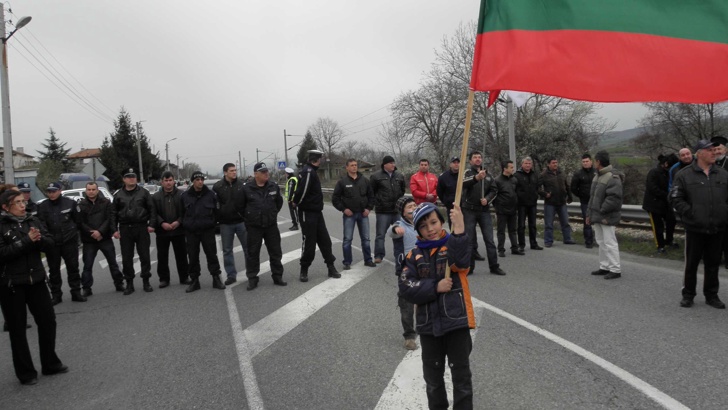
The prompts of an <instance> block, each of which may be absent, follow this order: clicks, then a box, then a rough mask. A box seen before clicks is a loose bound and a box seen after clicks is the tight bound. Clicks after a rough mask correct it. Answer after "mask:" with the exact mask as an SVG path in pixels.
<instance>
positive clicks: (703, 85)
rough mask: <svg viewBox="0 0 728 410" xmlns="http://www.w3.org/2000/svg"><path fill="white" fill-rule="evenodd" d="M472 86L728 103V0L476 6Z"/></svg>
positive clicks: (498, 0)
mask: <svg viewBox="0 0 728 410" xmlns="http://www.w3.org/2000/svg"><path fill="white" fill-rule="evenodd" d="M470 88H471V89H472V90H475V91H491V98H490V100H491V101H495V99H496V98H497V96H498V93H499V91H500V90H517V91H530V92H534V93H539V94H546V95H553V96H558V97H565V98H570V99H574V100H584V101H599V102H644V101H668V102H682V103H713V102H719V101H725V100H728V0H482V1H481V5H480V18H479V21H478V37H477V39H476V41H475V58H474V61H473V75H472V78H471V82H470Z"/></svg>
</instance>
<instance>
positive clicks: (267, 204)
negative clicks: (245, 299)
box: [242, 162, 287, 290]
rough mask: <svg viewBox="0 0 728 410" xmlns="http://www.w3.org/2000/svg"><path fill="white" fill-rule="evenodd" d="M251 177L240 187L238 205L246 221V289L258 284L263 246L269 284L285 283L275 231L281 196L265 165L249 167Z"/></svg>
mask: <svg viewBox="0 0 728 410" xmlns="http://www.w3.org/2000/svg"><path fill="white" fill-rule="evenodd" d="M253 173H254V178H255V179H254V180H253V182H251V183H249V184H245V186H244V187H243V193H244V195H243V198H242V207H243V210H244V211H243V212H245V220H246V221H248V255H249V256H250V263H249V264H248V269H247V270H246V271H245V274H246V275H247V276H248V290H253V289H255V288H256V287H257V286H258V280H259V278H258V273H259V272H260V248H261V246H262V245H263V241H264V240H265V248H266V249H267V250H268V257H269V259H270V270H271V276H272V277H273V283H274V284H276V285H278V286H286V285H287V283H286V282H284V281H283V263H282V262H281V260H282V259H283V251H282V250H281V233H280V231H279V230H278V212H279V211H280V210H281V208H282V207H283V197H281V189H280V188H279V187H278V184H276V183H274V182H271V181H270V175H269V174H268V167H267V166H266V165H265V163H264V162H259V163H257V164H255V166H254V167H253Z"/></svg>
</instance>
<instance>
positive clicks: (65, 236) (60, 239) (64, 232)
mask: <svg viewBox="0 0 728 410" xmlns="http://www.w3.org/2000/svg"><path fill="white" fill-rule="evenodd" d="M78 211H79V209H78V204H77V203H76V201H74V200H73V199H70V198H66V197H65V196H60V197H58V199H56V200H55V201H51V200H50V199H48V200H46V201H43V202H41V204H40V205H38V215H37V217H38V219H40V220H41V221H42V222H43V224H45V226H46V229H48V233H49V234H50V235H51V237H53V241H54V242H55V243H56V245H62V244H64V243H68V242H72V241H73V242H78V223H79V222H80V218H79V213H78Z"/></svg>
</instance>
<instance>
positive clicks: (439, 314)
mask: <svg viewBox="0 0 728 410" xmlns="http://www.w3.org/2000/svg"><path fill="white" fill-rule="evenodd" d="M420 246H421V244H420V243H419V242H418V246H416V247H415V248H414V249H412V250H411V251H410V252H409V253H408V254H407V257H406V259H405V266H404V269H403V270H402V274H401V275H400V280H399V293H400V295H401V296H402V297H403V298H404V299H405V300H407V301H409V302H411V303H415V304H417V309H416V314H415V321H416V330H417V333H419V334H421V335H433V336H436V337H437V336H442V335H444V334H446V333H448V332H451V331H453V330H457V329H468V328H470V329H474V328H475V315H474V313H473V302H472V300H471V299H470V287H469V286H468V278H467V275H468V270H469V267H470V254H471V249H472V246H471V241H470V238H469V237H468V235H467V234H462V235H450V236H449V238H448V239H447V242H446V243H445V244H443V246H440V247H432V248H423V247H420ZM446 264H450V271H451V272H452V276H451V277H452V289H451V290H450V292H447V293H437V283H438V282H439V281H440V280H442V279H443V278H444V277H445V266H446Z"/></svg>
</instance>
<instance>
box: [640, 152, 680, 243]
mask: <svg viewBox="0 0 728 410" xmlns="http://www.w3.org/2000/svg"><path fill="white" fill-rule="evenodd" d="M671 156H672V158H673V159H672V160H671V159H670V158H671ZM671 156H670V155H668V156H664V155H660V156H658V157H657V162H658V163H657V166H656V167H654V168H652V169H651V170H650V172H648V173H647V180H646V181H645V195H644V197H643V199H642V209H644V210H645V211H647V212H648V213H649V214H650V223H651V224H652V232H653V233H654V235H655V245H656V246H657V252H658V253H665V247H666V246H674V245H673V234H674V232H675V213H674V212H673V211H672V209H671V208H670V204H669V203H668V200H667V196H668V191H667V185H668V183H669V178H670V175H669V173H668V170H669V169H670V167H671V166H672V165H674V164H675V163H676V162H677V161H678V159H677V156H676V155H675V154H671Z"/></svg>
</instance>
